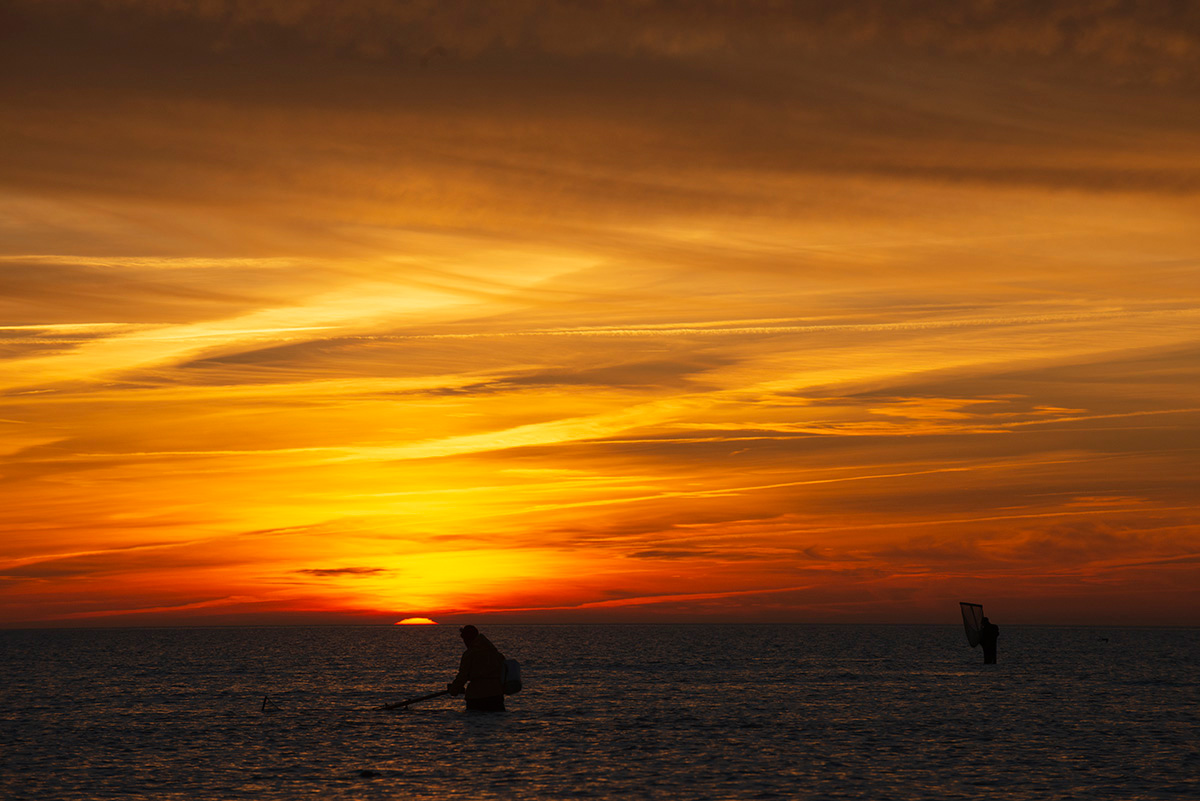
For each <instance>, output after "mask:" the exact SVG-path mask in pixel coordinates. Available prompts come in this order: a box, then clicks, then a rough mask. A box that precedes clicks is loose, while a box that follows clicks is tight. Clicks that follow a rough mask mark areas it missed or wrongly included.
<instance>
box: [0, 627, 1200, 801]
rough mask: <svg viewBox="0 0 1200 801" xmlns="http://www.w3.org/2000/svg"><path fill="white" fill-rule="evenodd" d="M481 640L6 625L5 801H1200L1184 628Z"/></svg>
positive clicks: (405, 631) (594, 634) (0, 735)
mask: <svg viewBox="0 0 1200 801" xmlns="http://www.w3.org/2000/svg"><path fill="white" fill-rule="evenodd" d="M483 628H484V632H485V633H486V634H487V635H488V636H489V637H490V638H491V639H492V640H493V642H495V644H496V645H497V646H498V647H499V648H500V649H501V650H502V651H503V652H504V653H505V655H506V656H509V657H512V658H515V659H518V660H519V661H520V662H521V663H522V673H523V679H524V682H525V689H524V690H523V691H522V692H521V693H520V694H518V695H514V696H510V697H509V698H508V701H507V703H508V711H507V712H505V713H491V714H489V713H478V712H466V711H464V710H463V708H462V701H461V699H453V698H445V697H443V698H438V699H434V700H432V701H427V702H424V703H423V704H420V705H415V706H413V707H412V708H410V709H408V710H404V711H395V712H382V711H376V710H374V709H373V707H377V706H378V705H380V704H383V703H385V702H390V701H398V700H401V699H404V698H407V697H413V696H417V695H422V694H426V693H429V692H434V691H437V690H440V689H443V688H444V687H445V684H446V682H448V681H449V680H450V679H451V678H453V675H454V672H455V669H456V667H457V664H458V657H459V654H460V653H461V650H462V646H461V643H460V641H459V639H458V636H457V631H456V629H455V628H454V627H450V626H436V627H386V628H385V627H327V628H325V627H314V628H190V629H186V628H178V629H162V628H159V629H104V630H82V629H79V630H37V631H17V630H10V631H0V681H2V684H0V693H2V696H0V797H2V798H5V799H22V798H29V799H83V798H115V797H123V798H131V797H132V798H139V797H141V798H161V799H239V798H254V799H304V798H312V799H327V798H347V799H349V798H355V799H357V798H365V799H373V798H379V799H393V798H394V799H407V798H430V799H443V798H445V799H451V798H463V799H466V798H471V799H480V798H497V799H499V798H503V799H532V798H538V799H567V798H585V799H592V798H596V799H606V798H634V799H638V798H648V799H650V798H661V799H675V798H679V799H684V798H686V799H693V798H694V799H709V798H713V799H721V798H731V799H732V798H738V799H740V798H759V799H768V798H797V799H834V798H862V799H941V798H979V797H984V796H996V797H1002V798H1009V799H1067V798H1071V799H1092V798H1113V799H1143V798H1178V799H1184V798H1187V799H1196V798H1200V727H1198V713H1197V701H1198V698H1197V681H1198V679H1200V630H1198V629H1136V628H1053V627H1025V626H1002V630H1001V637H1000V646H999V663H998V664H996V665H984V664H981V663H982V655H981V653H980V651H979V649H972V648H970V647H968V645H967V644H966V638H965V636H964V634H963V632H962V629H961V627H960V626H817V625H811V626H810V625H745V626H743V625H679V626H671V625H550V626H516V625H513V626H485V627H483ZM265 696H269V699H270V702H269V703H268V704H267V705H266V706H267V709H266V710H265V711H264V710H263V699H264V697H265Z"/></svg>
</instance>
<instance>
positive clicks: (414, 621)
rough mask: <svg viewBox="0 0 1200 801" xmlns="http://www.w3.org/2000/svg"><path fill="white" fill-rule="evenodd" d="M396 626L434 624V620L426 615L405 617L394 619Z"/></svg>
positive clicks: (435, 623)
mask: <svg viewBox="0 0 1200 801" xmlns="http://www.w3.org/2000/svg"><path fill="white" fill-rule="evenodd" d="M396 625H397V626H436V625H437V621H436V620H430V619H429V618H427V617H406V618H404V620H398V621H396Z"/></svg>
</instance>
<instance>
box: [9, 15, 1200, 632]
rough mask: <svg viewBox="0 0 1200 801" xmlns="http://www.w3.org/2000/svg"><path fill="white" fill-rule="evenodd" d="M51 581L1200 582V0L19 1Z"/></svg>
mask: <svg viewBox="0 0 1200 801" xmlns="http://www.w3.org/2000/svg"><path fill="white" fill-rule="evenodd" d="M0 101H2V102H0V286H2V288H3V291H2V293H0V357H2V360H0V393H2V394H0V404H2V406H0V449H2V453H3V455H4V457H3V461H2V463H0V476H2V480H3V493H4V494H3V500H2V507H0V508H2V510H3V511H2V515H3V518H2V529H0V530H2V534H0V627H2V626H18V625H55V626H58V625H122V626H124V625H161V624H176V623H185V624H207V623H222V624H226V623H302V622H337V621H344V622H367V623H392V622H395V621H398V620H401V619H404V618H410V617H429V618H432V619H434V620H437V621H439V622H449V621H454V620H464V621H465V620H471V621H476V622H481V621H482V622H487V621H511V622H516V621H531V622H532V621H642V620H644V621H727V620H742V621H812V622H858V621H862V622H876V621H878V622H906V621H912V622H949V623H953V622H955V621H956V620H957V618H958V601H960V600H968V601H975V602H979V603H983V604H984V606H985V611H987V612H989V613H990V614H991V615H992V616H993V617H994V619H996V621H997V622H999V623H1001V625H1003V624H1004V623H1006V622H1008V623H1022V622H1024V623H1073V624H1080V623H1092V624H1101V623H1148V624H1156V623H1164V624H1197V623H1200V611H1198V610H1200V508H1198V506H1197V499H1198V497H1200V491H1198V486H1200V222H1198V221H1200V6H1198V5H1196V4H1186V3H1185V4H1178V3H1157V2H1146V3H1129V2H1075V1H1074V0H1055V1H1050V2H1047V1H1046V0H1027V1H1026V0H1013V1H1011V2H985V1H984V0H977V1H976V2H971V1H970V0H937V1H930V2H904V1H899V0H898V1H896V2H885V0H872V1H868V0H861V1H860V2H834V0H824V1H821V2H816V1H814V2H797V3H794V4H792V3H757V2H707V3H705V2H687V3H684V2H666V1H665V0H664V1H663V2H656V1H655V0H619V1H611V2H604V3H584V2H566V1H565V0H563V1H562V2H541V1H540V0H513V1H512V2H496V3H477V2H454V1H450V2H432V1H429V0H425V1H421V2H393V0H344V1H343V2H319V1H318V0H252V1H251V0H247V1H246V2H222V0H199V1H197V2H191V1H187V2H185V0H104V1H103V2H73V1H72V0H44V1H39V0H10V1H9V2H7V3H6V4H5V5H4V6H3V7H2V8H0Z"/></svg>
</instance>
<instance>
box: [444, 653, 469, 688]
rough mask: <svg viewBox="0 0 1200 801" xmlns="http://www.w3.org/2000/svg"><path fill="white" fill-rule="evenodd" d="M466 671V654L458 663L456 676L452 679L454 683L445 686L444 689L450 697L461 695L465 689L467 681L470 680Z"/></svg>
mask: <svg viewBox="0 0 1200 801" xmlns="http://www.w3.org/2000/svg"><path fill="white" fill-rule="evenodd" d="M468 672H469V671H468V670H467V654H466V653H464V654H463V655H462V659H461V660H459V663H458V675H457V676H455V677H454V681H452V682H450V683H449V684H447V685H446V689H447V690H448V691H449V692H450V694H451V695H462V694H463V692H464V691H465V690H466V687H467V680H468V679H469V678H470V676H469V675H467V674H468Z"/></svg>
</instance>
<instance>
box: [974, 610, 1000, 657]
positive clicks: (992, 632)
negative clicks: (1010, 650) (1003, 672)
mask: <svg viewBox="0 0 1200 801" xmlns="http://www.w3.org/2000/svg"><path fill="white" fill-rule="evenodd" d="M981 622H982V623H983V625H981V626H980V627H979V644H980V645H981V646H983V664H985V665H994V664H996V639H997V638H998V637H999V636H1000V627H999V626H997V625H996V624H995V623H993V622H991V621H990V620H988V619H987V618H986V617H985V618H984V619H983V620H982V621H981Z"/></svg>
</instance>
